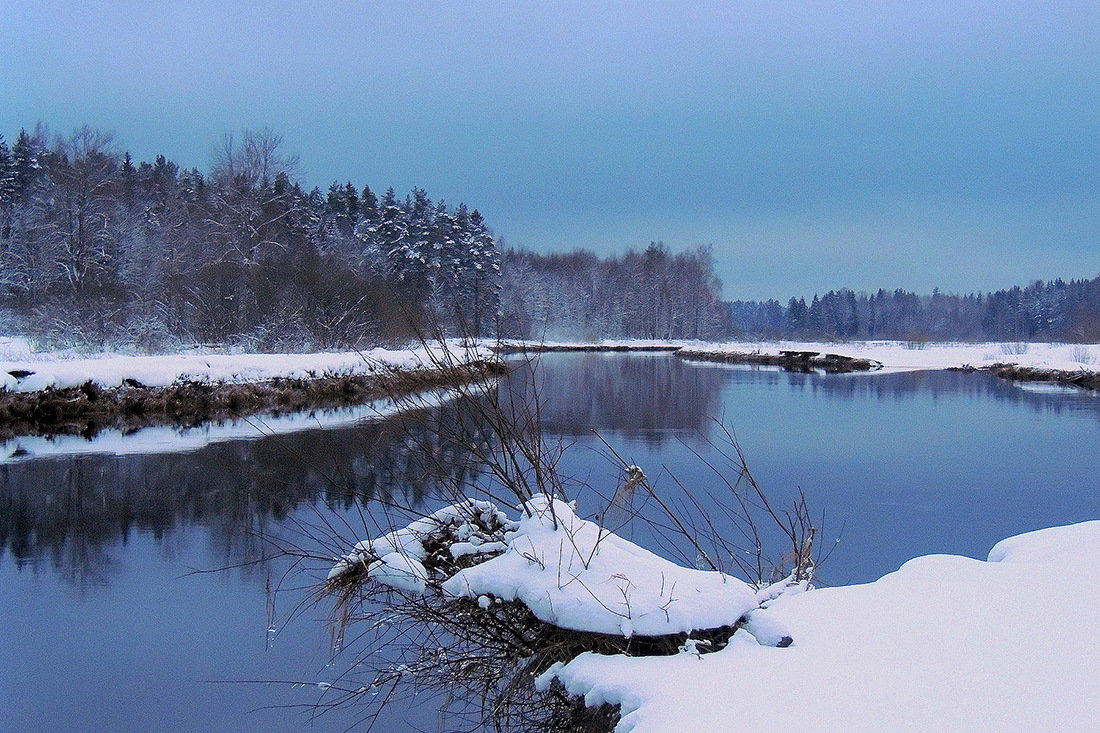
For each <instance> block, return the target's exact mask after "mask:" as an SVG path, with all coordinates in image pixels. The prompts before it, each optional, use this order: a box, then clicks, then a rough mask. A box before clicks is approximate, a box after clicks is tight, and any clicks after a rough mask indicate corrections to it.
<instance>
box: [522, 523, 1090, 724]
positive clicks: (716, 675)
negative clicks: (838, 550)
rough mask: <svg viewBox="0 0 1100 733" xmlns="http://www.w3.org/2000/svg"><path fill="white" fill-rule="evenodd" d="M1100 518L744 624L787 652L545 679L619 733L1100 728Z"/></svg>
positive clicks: (602, 662) (913, 569) (724, 653)
mask: <svg viewBox="0 0 1100 733" xmlns="http://www.w3.org/2000/svg"><path fill="white" fill-rule="evenodd" d="M1098 565H1100V521H1093V522H1086V523H1083V524H1077V525H1072V526H1068V527H1057V528H1053V529H1047V530H1042V531H1039V532H1032V533H1029V534H1025V535H1020V536H1018V537H1013V538H1011V539H1008V540H1005V541H1003V542H1001V543H999V544H997V545H996V546H995V547H994V548H993V550H992V551H991V552H990V554H989V560H988V561H987V562H981V561H978V560H972V559H969V558H964V557H957V556H948V555H933V556H927V557H921V558H917V559H915V560H911V561H910V562H908V563H906V564H905V565H904V566H903V567H902V568H901V569H900V570H898V571H897V572H894V573H891V574H889V575H887V576H885V577H883V578H882V579H880V580H878V581H876V582H874V583H870V584H867V585H856V586H847V587H839V588H830V589H819V590H812V591H809V592H806V593H802V594H796V595H784V596H781V597H779V598H777V599H776V600H774V601H772V602H771V603H770V604H768V606H767V608H765V609H763V610H761V611H757V612H754V614H753V616H754V619H755V617H757V616H758V615H759V616H760V617H762V620H763V621H766V622H767V624H765V625H768V624H771V625H775V626H781V627H782V628H784V629H786V630H787V632H788V633H789V634H790V635H791V636H792V637H793V638H794V644H793V646H790V647H788V648H775V647H772V646H767V645H762V644H760V643H757V640H756V639H755V638H753V637H752V635H751V634H749V633H748V632H747V631H745V630H739V631H738V632H737V633H736V634H735V635H734V636H733V639H732V641H731V643H730V644H729V646H727V647H726V648H725V649H723V650H721V651H719V652H716V653H714V654H706V655H702V656H699V655H697V654H695V653H692V651H691V650H690V649H687V650H686V651H684V652H682V653H680V654H678V655H675V656H672V657H646V658H628V657H624V656H600V655H596V654H583V655H581V656H579V657H577V658H576V659H575V660H573V661H572V662H570V663H569V664H567V665H564V666H563V667H556V668H554V669H553V670H552V671H551V672H550V674H548V675H545V676H544V678H543V679H541V680H540V683H541V684H542V685H543V686H545V685H546V684H548V681H549V678H550V677H556V678H557V679H559V680H560V681H561V682H562V683H564V685H565V687H566V688H567V689H568V690H569V691H570V692H572V693H573V694H577V695H584V696H585V699H586V701H587V703H588V704H590V705H598V704H601V703H605V702H606V703H612V704H618V705H621V706H622V713H623V716H622V719H621V722H620V724H619V726H618V727H617V729H616V730H617V731H619V732H620V733H628V732H630V733H658V732H660V733H669V732H671V731H685V730H690V731H695V732H705V731H723V732H726V731H759V730H800V731H801V730H813V731H885V730H889V731H929V730H952V731H980V732H981V733H989V732H991V731H1020V730H1067V731H1068V730H1073V731H1083V730H1097V725H1098V723H1097V717H1096V689H1097V688H1096V680H1097V674H1098V672H1100V586H1098V585H1097V583H1096V580H1095V578H1094V577H1092V573H1093V570H1094V569H1095V568H1096V567H1097V566H1098Z"/></svg>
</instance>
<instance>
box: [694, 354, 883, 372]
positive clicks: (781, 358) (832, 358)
mask: <svg viewBox="0 0 1100 733" xmlns="http://www.w3.org/2000/svg"><path fill="white" fill-rule="evenodd" d="M676 356H678V357H680V358H681V359H691V360H694V361H709V362H715V363H718V364H751V365H756V366H775V367H782V368H783V369H786V370H787V371H789V372H812V371H816V370H818V369H822V370H824V371H825V372H826V373H828V374H846V373H848V372H866V371H870V370H872V369H881V368H882V364H880V363H879V362H877V361H875V360H873V359H857V358H855V357H851V356H843V355H841V354H822V353H820V352H817V351H780V352H779V353H778V354H762V353H758V352H746V351H707V350H705V349H686V348H685V349H679V350H678V351H676Z"/></svg>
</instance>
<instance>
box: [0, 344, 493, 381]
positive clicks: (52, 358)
mask: <svg viewBox="0 0 1100 733" xmlns="http://www.w3.org/2000/svg"><path fill="white" fill-rule="evenodd" d="M12 341H13V340H12V339H7V340H4V339H0V358H2V360H0V374H4V375H6V376H7V377H11V372H13V371H14V372H19V371H28V372H33V373H32V374H30V375H29V376H26V377H23V378H15V380H16V381H15V384H14V386H13V385H11V383H10V382H9V381H8V380H5V381H4V384H3V386H4V387H6V388H9V389H15V390H18V391H20V392H34V391H38V390H42V389H46V388H48V387H55V388H61V387H78V386H80V385H81V384H83V383H85V382H87V381H89V380H91V381H92V382H94V383H96V384H98V385H99V386H100V387H105V388H111V387H118V386H120V385H122V384H123V383H124V382H125V381H126V380H132V381H134V382H137V383H139V384H142V385H145V386H148V387H166V386H168V385H171V384H173V383H176V382H182V381H197V382H259V381H265V380H269V379H274V378H277V377H285V378H299V379H310V378H315V377H324V376H345V375H362V374H375V373H384V372H386V371H388V370H392V369H402V370H417V369H430V368H432V367H434V366H435V364H436V361H437V360H439V359H442V358H443V350H442V348H441V347H440V346H437V345H432V346H431V347H425V346H415V347H411V348H407V349H384V348H376V349H370V350H367V351H342V352H322V353H314V354H251V353H239V354H214V353H209V354H206V353H181V354H165V355H158V356H125V355H119V354H110V353H104V354H98V355H94V356H83V355H82V356H74V355H72V354H69V353H67V352H42V353H28V352H27V351H25V350H23V349H22V347H21V346H19V344H14V345H13V344H12V343H11V342H12ZM23 344H24V345H25V342H23ZM28 348H29V347H28ZM447 349H448V350H449V353H450V354H451V355H453V356H454V357H455V358H458V359H469V360H473V359H489V358H492V352H491V350H490V349H489V348H488V346H486V345H478V346H474V347H466V346H464V345H462V344H460V343H458V342H457V341H455V342H449V343H448V344H447Z"/></svg>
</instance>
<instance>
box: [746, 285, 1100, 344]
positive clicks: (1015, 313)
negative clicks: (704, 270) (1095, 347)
mask: <svg viewBox="0 0 1100 733" xmlns="http://www.w3.org/2000/svg"><path fill="white" fill-rule="evenodd" d="M730 314H731V318H732V324H731V325H732V327H733V328H734V329H736V330H737V331H739V332H740V333H742V334H744V335H751V336H760V337H765V338H798V339H826V340H842V339H902V340H916V341H926V340H964V341H974V340H996V341H1005V340H1010V341H1069V342H1092V343H1095V342H1097V341H1100V276H1097V277H1096V278H1094V279H1092V280H1069V281H1066V280H1061V279H1058V280H1052V281H1049V282H1043V281H1040V280H1037V281H1035V282H1033V283H1031V284H1030V285H1028V286H1026V287H1022V288H1021V287H1019V286H1017V287H1013V288H1009V289H1005V290H998V291H996V292H991V293H984V294H982V293H978V294H969V295H949V294H944V293H941V292H940V291H939V290H938V289H937V290H934V291H933V292H932V294H931V295H917V294H916V293H912V292H908V291H905V290H900V289H899V290H893V291H887V290H882V289H880V290H878V291H877V292H875V293H873V294H868V293H858V294H857V293H855V292H853V291H851V290H847V289H842V290H830V291H829V292H828V293H825V294H824V295H822V296H818V295H816V294H815V295H814V296H813V299H812V300H811V301H810V303H808V304H807V303H806V300H805V298H791V299H790V300H789V301H788V302H787V304H786V305H785V306H784V305H782V304H780V303H779V301H776V300H768V301H763V302H761V301H735V302H733V303H731V304H730Z"/></svg>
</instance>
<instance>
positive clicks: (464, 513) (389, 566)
mask: <svg viewBox="0 0 1100 733" xmlns="http://www.w3.org/2000/svg"><path fill="white" fill-rule="evenodd" d="M517 526H518V525H517V524H516V523H515V522H511V521H509V519H508V517H507V515H506V514H504V512H502V511H500V510H499V509H497V508H496V505H494V504H493V503H492V502H489V501H481V500H477V499H466V500H464V501H461V502H458V503H456V504H451V505H449V506H446V507H443V508H442V509H440V510H438V511H436V512H434V513H432V514H429V515H428V516H426V517H421V518H420V519H416V520H413V521H412V522H410V523H409V524H408V525H407V526H405V527H402V528H400V529H395V530H393V531H390V532H387V533H386V534H384V535H382V536H380V537H377V538H375V539H373V540H364V541H362V542H359V543H357V544H356V545H355V547H354V548H352V551H351V552H349V553H348V554H347V555H345V556H344V557H342V558H339V559H337V560H336V563H335V564H334V565H333V566H332V569H331V570H329V572H328V580H330V581H332V580H337V579H339V578H342V577H344V576H345V575H348V574H349V573H352V572H354V571H356V570H358V569H360V568H362V569H364V570H365V571H366V574H367V577H368V578H371V579H372V580H374V581H376V582H378V583H381V584H382V585H386V586H389V587H391V588H395V589H398V590H403V591H406V592H408V593H413V594H416V595H420V594H423V593H424V592H425V590H427V582H428V580H429V579H430V577H431V574H430V573H429V571H428V570H427V568H425V562H427V561H428V559H429V557H428V556H429V550H428V548H426V547H425V545H426V544H433V543H434V544H439V545H443V544H446V545H447V546H448V547H449V550H448V551H449V553H450V556H451V557H452V558H458V557H464V556H467V555H486V554H490V553H494V552H501V551H503V550H504V545H503V543H500V542H495V541H493V537H494V536H495V535H497V534H503V533H505V532H507V531H510V530H513V529H515V527H517ZM456 548H458V549H459V550H460V551H459V552H458V553H456Z"/></svg>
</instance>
